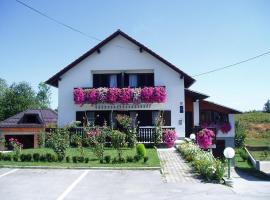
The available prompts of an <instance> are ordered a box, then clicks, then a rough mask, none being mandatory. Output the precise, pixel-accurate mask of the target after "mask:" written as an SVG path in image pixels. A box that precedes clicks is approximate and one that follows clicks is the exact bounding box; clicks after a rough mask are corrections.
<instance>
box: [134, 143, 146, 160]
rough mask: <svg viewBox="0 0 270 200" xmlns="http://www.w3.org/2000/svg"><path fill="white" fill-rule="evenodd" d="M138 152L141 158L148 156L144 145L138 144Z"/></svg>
mask: <svg viewBox="0 0 270 200" xmlns="http://www.w3.org/2000/svg"><path fill="white" fill-rule="evenodd" d="M136 152H137V155H139V156H140V157H141V158H143V157H145V156H146V149H145V146H144V144H137V146H136Z"/></svg>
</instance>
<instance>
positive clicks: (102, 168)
mask: <svg viewBox="0 0 270 200" xmlns="http://www.w3.org/2000/svg"><path fill="white" fill-rule="evenodd" d="M0 168H19V169H89V170H91V169H92V170H161V167H60V166H59V167H57V166H18V165H0Z"/></svg>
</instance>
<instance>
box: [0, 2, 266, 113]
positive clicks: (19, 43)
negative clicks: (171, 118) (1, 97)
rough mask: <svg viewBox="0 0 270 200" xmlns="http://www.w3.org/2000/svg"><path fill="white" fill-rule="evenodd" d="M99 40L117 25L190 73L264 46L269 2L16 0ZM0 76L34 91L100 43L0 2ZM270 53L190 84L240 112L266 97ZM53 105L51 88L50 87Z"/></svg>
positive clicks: (257, 106) (13, 4) (258, 105)
mask: <svg viewBox="0 0 270 200" xmlns="http://www.w3.org/2000/svg"><path fill="white" fill-rule="evenodd" d="M22 1H24V2H25V3H27V4H29V5H31V6H33V7H35V8H37V9H39V10H41V11H43V12H44V13H46V14H48V15H50V16H52V17H54V18H56V19H58V20H60V21H63V22H65V23H67V24H69V25H72V26H74V27H76V28H78V29H80V30H81V31H83V32H85V33H87V34H89V35H93V36H95V37H97V38H100V39H104V38H105V37H107V36H108V35H110V34H111V33H113V32H114V31H116V30H117V29H121V30H123V31H124V32H126V33H128V34H129V35H130V36H132V37H134V38H135V39H137V40H138V41H140V42H141V43H143V44H145V45H146V46H148V47H150V48H151V49H152V50H154V51H155V52H156V53H158V54H160V55H161V56H162V57H164V58H165V59H167V60H169V61H170V62H172V63H174V64H175V65H176V66H178V67H179V68H180V69H181V70H183V71H185V72H186V73H188V74H189V75H195V74H198V73H201V72H205V71H208V70H212V69H214V68H216V67H223V66H225V65H229V64H232V63H234V62H238V61H241V60H244V59H246V58H249V57H253V56H255V55H257V54H261V53H263V52H266V51H269V50H270V37H269V36H270V25H269V22H270V12H269V8H270V1H267V0H265V1H262V0H256V1H254V0H253V1H249V0H243V1H241V0H238V1H235V0H232V1H229V0H228V1H215V0H213V1H210V0H205V1H199V0H197V1H192V0H189V1H165V0H164V1H163V0H161V1H157V0H153V1H150V0H149V1H139V0H138V1H132V2H131V1H125V0H123V1H117V0H115V1H105V0H103V1H102V0H99V1H90V0H89V1H86V0H85V1H84V0H78V1H67V0H58V1H52V0H51V1H45V0H43V1H34V0H22ZM0 19H1V20H0V36H1V37H0V44H1V45H0V58H1V59H0V77H1V78H4V79H6V80H7V82H8V83H9V84H11V83H12V82H19V81H27V82H29V83H30V84H31V85H32V86H33V87H34V88H35V89H37V85H38V83H39V82H41V81H45V80H47V79H48V78H49V77H50V76H52V75H54V74H55V73H56V72H58V71H59V70H60V69H62V68H63V67H65V66H66V65H67V64H69V63H70V62H72V61H73V60H74V59H76V58H77V57H79V56H80V55H81V54H83V53H84V52H86V51H87V50H88V49H90V48H91V47H93V46H94V45H96V44H97V43H98V41H95V40H91V39H89V38H86V37H83V36H81V35H80V34H78V33H76V32H73V31H71V30H69V29H67V28H65V27H62V26H60V25H58V24H55V23H53V22H52V21H49V20H48V19H46V18H44V17H42V16H40V15H38V14H36V13H34V12H32V11H31V10H29V9H27V8H25V7H23V6H22V5H20V4H18V3H17V2H15V1H12V0H1V1H0ZM269 77H270V55H266V56H264V57H261V58H259V59H256V60H253V61H251V62H248V63H244V64H242V65H238V66H236V67H234V68H231V69H226V70H223V71H219V72H215V73H211V74H208V75H205V76H201V77H196V80H197V81H196V83H195V84H194V85H193V86H192V87H191V89H193V90H197V91H200V92H203V93H206V94H208V95H210V96H211V98H209V100H211V101H214V102H218V103H220V104H223V105H227V106H229V107H233V108H236V109H239V110H242V111H248V110H253V109H262V107H263V104H264V103H265V102H266V100H267V99H270V89H269V86H270V80H269V79H270V78H269ZM52 92H53V95H52V107H53V108H56V107H57V89H54V88H52Z"/></svg>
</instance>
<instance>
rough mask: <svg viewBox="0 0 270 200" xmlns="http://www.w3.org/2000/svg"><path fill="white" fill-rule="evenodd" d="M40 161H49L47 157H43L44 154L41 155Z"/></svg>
mask: <svg viewBox="0 0 270 200" xmlns="http://www.w3.org/2000/svg"><path fill="white" fill-rule="evenodd" d="M39 160H40V161H41V162H46V161H47V157H46V155H43V154H42V155H40V157H39Z"/></svg>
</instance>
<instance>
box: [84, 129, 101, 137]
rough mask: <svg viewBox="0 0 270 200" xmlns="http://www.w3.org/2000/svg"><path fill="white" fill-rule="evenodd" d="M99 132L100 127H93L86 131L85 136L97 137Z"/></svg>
mask: <svg viewBox="0 0 270 200" xmlns="http://www.w3.org/2000/svg"><path fill="white" fill-rule="evenodd" d="M100 134H101V130H100V129H93V130H91V131H89V132H88V133H87V136H88V137H97V136H99V135H100Z"/></svg>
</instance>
